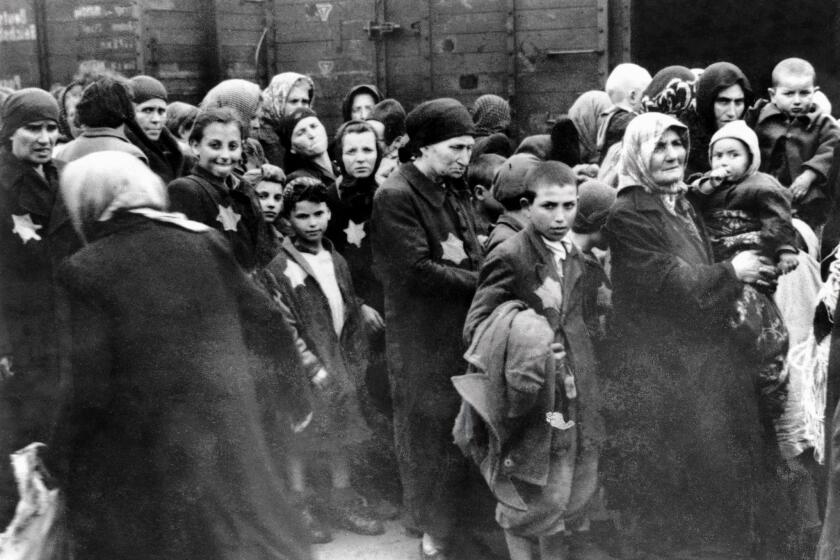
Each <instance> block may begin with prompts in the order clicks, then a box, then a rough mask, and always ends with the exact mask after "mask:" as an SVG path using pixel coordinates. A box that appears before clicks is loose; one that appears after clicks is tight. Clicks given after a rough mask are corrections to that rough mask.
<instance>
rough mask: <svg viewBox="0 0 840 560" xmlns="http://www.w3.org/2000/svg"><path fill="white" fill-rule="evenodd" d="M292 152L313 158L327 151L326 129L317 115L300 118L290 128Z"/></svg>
mask: <svg viewBox="0 0 840 560" xmlns="http://www.w3.org/2000/svg"><path fill="white" fill-rule="evenodd" d="M291 144H292V153H295V154H300V155H302V156H304V157H309V158H314V157H317V156H320V155H321V154H323V153H324V152H326V151H327V131H326V130H325V129H324V125H322V124H321V121H319V120H318V117H306V118H305V119H301V120H300V122H298V123H297V124H296V125H295V128H294V130H292V142H291Z"/></svg>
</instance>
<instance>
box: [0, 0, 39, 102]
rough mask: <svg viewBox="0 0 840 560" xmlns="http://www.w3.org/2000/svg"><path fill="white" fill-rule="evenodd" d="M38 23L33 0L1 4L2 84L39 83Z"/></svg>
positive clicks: (19, 85) (0, 50)
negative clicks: (36, 62) (35, 62)
mask: <svg viewBox="0 0 840 560" xmlns="http://www.w3.org/2000/svg"><path fill="white" fill-rule="evenodd" d="M37 39H38V33H37V26H36V25H35V13H34V11H33V9H32V2H29V1H27V0H11V1H10V0H5V1H4V2H2V3H0V86H3V87H8V88H12V89H20V88H21V87H26V86H28V85H38V83H39V76H38V65H37V64H33V62H34V61H36V60H37Z"/></svg>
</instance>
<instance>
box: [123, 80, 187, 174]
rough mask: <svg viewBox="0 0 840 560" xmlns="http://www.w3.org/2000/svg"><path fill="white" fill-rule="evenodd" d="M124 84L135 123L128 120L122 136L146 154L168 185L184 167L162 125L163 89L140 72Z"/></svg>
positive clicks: (176, 148) (164, 105) (156, 171)
mask: <svg viewBox="0 0 840 560" xmlns="http://www.w3.org/2000/svg"><path fill="white" fill-rule="evenodd" d="M128 85H129V90H130V93H131V101H132V102H133V103H134V118H135V120H136V122H135V123H128V126H127V130H126V136H127V137H128V139H129V140H131V142H132V143H133V144H135V145H136V146H137V147H138V148H140V149H141V150H142V151H143V153H144V154H146V157H147V158H148V160H149V167H150V168H151V170H152V171H154V172H155V173H156V174H157V175H158V176H159V177H160V178H161V179H162V180H163V182H164V184H169V182H170V181H172V180H173V179H177V178H178V177H180V176H182V175H184V174H185V172H186V171H188V170H185V169H184V155H183V153H181V149H180V148H179V147H178V140H177V139H176V138H175V137H174V136H173V135H172V133H171V132H169V129H167V128H166V100H167V95H166V88H165V87H164V86H163V84H162V83H160V82H159V81H158V80H156V79H155V78H152V77H151V76H143V75H140V76H134V77H133V78H131V79H130V80H129V81H128Z"/></svg>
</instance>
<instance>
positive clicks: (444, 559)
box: [420, 541, 449, 560]
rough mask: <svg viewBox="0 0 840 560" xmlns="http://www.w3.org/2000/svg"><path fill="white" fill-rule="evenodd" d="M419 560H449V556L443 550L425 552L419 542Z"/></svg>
mask: <svg viewBox="0 0 840 560" xmlns="http://www.w3.org/2000/svg"><path fill="white" fill-rule="evenodd" d="M420 560H449V555H448V554H446V551H445V550H441V549H437V550H435V551H434V552H432V553H428V552H426V549H425V548H423V542H422V541H421V542H420Z"/></svg>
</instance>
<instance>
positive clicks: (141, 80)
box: [128, 74, 166, 105]
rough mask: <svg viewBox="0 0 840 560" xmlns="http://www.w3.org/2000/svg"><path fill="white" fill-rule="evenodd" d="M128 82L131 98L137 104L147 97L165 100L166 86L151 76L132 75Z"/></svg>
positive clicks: (143, 101) (144, 100)
mask: <svg viewBox="0 0 840 560" xmlns="http://www.w3.org/2000/svg"><path fill="white" fill-rule="evenodd" d="M128 83H129V85H130V88H131V100H132V101H133V102H135V103H137V104H138V105H139V104H140V103H145V102H146V101H148V100H149V99H163V100H164V101H166V88H165V87H164V86H163V84H162V83H160V82H159V81H158V80H156V79H155V78H152V77H151V76H144V75H142V74H141V75H140V76H134V77H133V78H131V79H130V80H128Z"/></svg>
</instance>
